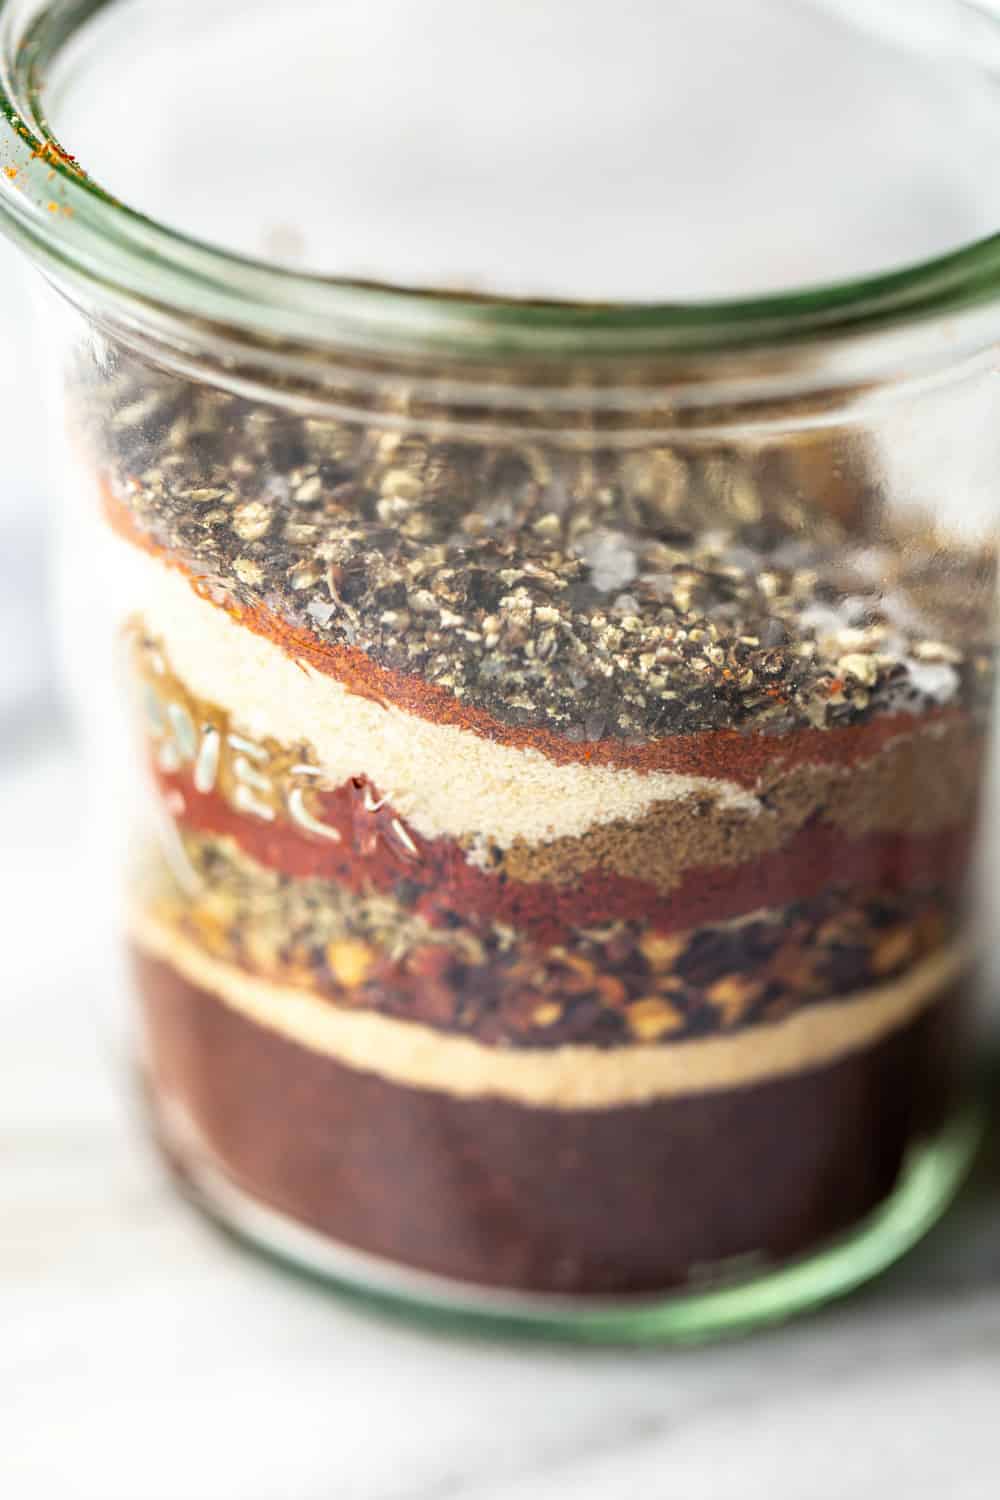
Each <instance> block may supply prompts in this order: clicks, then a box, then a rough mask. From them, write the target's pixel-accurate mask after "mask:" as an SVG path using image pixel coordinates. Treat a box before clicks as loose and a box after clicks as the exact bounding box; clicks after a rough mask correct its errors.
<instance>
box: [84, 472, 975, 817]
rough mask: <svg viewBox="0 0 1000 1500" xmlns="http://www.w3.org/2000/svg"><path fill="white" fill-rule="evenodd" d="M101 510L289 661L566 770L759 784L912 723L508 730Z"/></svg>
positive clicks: (897, 718) (843, 760)
mask: <svg viewBox="0 0 1000 1500" xmlns="http://www.w3.org/2000/svg"><path fill="white" fill-rule="evenodd" d="M103 507H104V515H105V519H106V520H107V522H108V524H109V525H110V526H111V527H112V528H113V529H114V530H115V531H116V532H117V533H118V534H119V535H120V536H121V537H123V538H124V539H125V540H127V541H129V542H131V543H132V544H133V545H134V546H137V547H139V548H141V549H142V550H143V551H145V552H147V553H149V554H150V556H153V557H156V558H157V559H158V560H159V561H160V562H162V563H163V564H165V565H166V566H167V567H170V568H174V569H176V570H177V571H178V572H179V573H181V574H182V575H183V576H184V577H185V578H187V579H188V582H189V583H190V584H191V587H192V588H193V589H194V590H195V592H196V593H197V594H198V595H199V597H201V598H202V599H204V600H206V601H207V602H208V603H211V604H214V605H215V606H216V607H217V608H220V609H223V610H225V612H226V613H227V614H228V615H229V616H230V618H231V619H232V620H234V621H235V622H236V623H237V624H238V625H241V626H242V627H243V628H244V629H246V630H250V631H252V632H253V633H254V634H255V635H259V636H263V637H264V638H265V639H267V640H270V641H271V642H272V643H273V644H275V645H277V646H279V647H280V648H281V650H282V651H284V652H285V654H286V655H287V656H288V657H289V658H290V659H291V660H292V661H297V662H300V663H307V664H308V665H309V666H310V667H312V668H313V669H314V670H315V671H317V672H321V673H323V675H324V676H327V677H332V678H333V679H334V680H335V681H337V682H339V683H340V684H341V685H342V686H343V687H345V688H346V689H347V690H348V691H349V692H351V693H354V694H356V695H357V696H359V697H363V698H368V699H370V700H372V701H373V702H375V703H379V704H382V705H383V706H389V705H392V706H393V707H396V708H401V709H404V710H405V711H406V712H407V713H411V714H414V715H415V716H417V717H418V718H422V719H426V720H429V721H430V722H431V723H434V724H447V725H451V726H452V727H454V728H457V729H465V730H467V731H469V732H470V733H472V734H476V735H478V736H479V737H480V738H481V739H485V740H492V741H494V742H496V743H498V744H503V745H509V746H511V747H512V748H514V749H521V750H526V749H532V750H537V751H539V752H540V753H541V754H542V755H544V756H546V758H547V759H549V760H552V761H555V762H556V763H557V764H560V765H593V766H611V767H615V768H618V769H621V770H634V771H646V772H649V771H673V772H676V773H679V774H682V775H692V776H704V777H708V778H714V779H719V780H726V781H734V782H736V783H738V784H739V785H740V786H743V787H750V788H752V787H754V786H755V785H756V784H757V783H758V781H759V779H760V778H761V777H762V776H763V775H764V774H765V773H766V774H767V776H768V779H769V780H773V778H774V777H775V776H776V775H780V774H781V772H782V771H783V770H789V769H791V768H792V767H793V766H798V765H839V766H849V765H852V764H854V763H855V762H857V761H859V760H865V759H868V758H870V757H871V756H872V755H874V754H875V753H876V751H878V750H879V749H880V748H881V747H882V746H883V745H885V744H887V743H888V742H889V741H890V740H892V739H894V738H897V737H898V736H899V735H902V734H908V733H910V732H911V731H912V729H913V726H914V715H913V714H909V713H893V714H882V715H880V716H878V717H877V718H873V719H869V720H866V721H865V722H863V723H860V724H853V725H851V726H849V727H842V728H832V729H796V730H793V731H792V732H790V733H788V734H780V735H779V734H753V733H747V734H743V733H740V732H739V731H738V730H729V729H718V730H710V731H709V730H701V731H697V732H695V733H692V734H674V735H669V736H666V737H665V738H663V739H658V740H651V741H649V742H647V743H643V744H632V743H630V742H629V741H627V740H616V739H613V738H607V739H601V740H590V741H581V742H578V741H575V740H570V739H567V738H565V737H564V736H562V735H559V734H556V733H554V732H553V731H552V730H548V729H541V728H528V727H520V726H517V725H512V724H502V723H501V722H500V721H499V720H498V719H496V718H494V717H493V716H492V715H491V714H489V713H487V712H486V711H485V710H483V709H479V708H476V707H474V706H472V705H471V704H466V703H462V702H461V701H460V700H459V699H458V698H456V697H455V696H454V695H453V694H452V693H450V692H448V691H447V689H445V688H442V687H439V686H437V685H436V684H434V683H430V682H426V681H425V680H424V679H423V678H421V677H417V676H410V675H408V674H406V673H403V672H397V671H393V670H391V669H389V668H387V667H382V666H379V665H378V663H377V662H375V661H373V660H372V658H371V657H370V656H368V655H367V654H366V653H365V652H364V651H361V650H359V649H358V648H357V647H353V646H343V645H335V644H332V643H328V642H324V641H321V640H319V638H318V637H317V636H315V635H314V634H313V633H312V632H311V631H309V630H304V629H302V628H300V627H299V626H295V625H292V624H290V623H289V622H288V621H287V620H283V619H282V618H281V617H280V616H279V615H277V614H275V613H274V612H273V611H272V610H270V609H268V608H267V606H266V605H264V604H261V603H259V602H250V601H248V600H240V599H237V598H235V597H234V596H233V595H232V594H226V595H222V594H221V592H220V590H219V588H218V587H217V586H215V585H213V584H212V583H211V582H210V581H209V580H207V579H199V578H198V577H196V576H193V575H192V574H191V573H190V572H189V571H188V569H187V568H186V567H185V566H184V564H183V563H182V562H181V561H180V560H179V559H178V558H177V557H176V556H175V555H174V554H172V553H170V552H167V551H166V550H165V549H164V548H162V547H160V546H158V545H157V543H156V542H154V541H153V539H152V538H151V537H149V536H148V535H147V534H146V533H145V532H143V531H142V530H141V529H140V528H139V527H137V526H136V524H135V522H134V520H133V518H132V516H131V514H130V513H129V511H128V510H127V508H126V507H125V506H123V505H122V504H121V502H120V501H118V500H116V499H115V498H114V496H113V495H112V494H111V493H110V491H109V490H107V488H105V489H104V491H103ZM963 715H964V710H962V709H960V708H939V709H926V710H925V711H924V712H923V713H921V714H920V716H919V722H920V724H921V725H927V724H931V723H947V722H949V721H952V720H954V719H957V718H961V717H963Z"/></svg>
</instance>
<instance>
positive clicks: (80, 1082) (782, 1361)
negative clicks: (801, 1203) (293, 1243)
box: [0, 738, 1000, 1500]
mask: <svg viewBox="0 0 1000 1500" xmlns="http://www.w3.org/2000/svg"><path fill="white" fill-rule="evenodd" d="M84 796H85V792H84V783H83V781H82V778H81V777H80V774H79V772H78V771H77V770H76V769H75V767H74V763H73V761H72V759H71V757H70V756H69V754H68V752H67V750H66V749H65V748H63V747H61V746H60V744H59V742H58V741H57V740H56V739H55V738H50V739H48V740H42V741H40V742H39V743H38V744H37V746H36V749H35V752H34V754H33V755H31V756H30V757H25V756H24V755H23V754H22V755H20V756H19V757H17V758H16V759H14V760H12V761H10V762H8V764H7V767H6V769H5V770H4V769H3V768H2V766H0V829H2V830H3V837H4V858H3V861H2V863H0V911H2V912H3V913H4V919H5V925H4V928H3V938H4V948H5V984H4V986H3V990H2V1000H0V1004H2V1005H3V1007H4V1010H5V1016H4V1022H5V1024H4V1030H3V1037H4V1048H3V1054H2V1057H3V1062H2V1072H0V1141H2V1147H0V1149H2V1157H3V1168H2V1171H0V1495H2V1496H3V1497H5V1500H6V1497H10V1500H452V1497H454V1500H562V1497H564V1496H566V1497H573V1500H590V1497H591V1496H593V1497H595V1500H597V1497H600V1500H617V1497H619V1496H622V1497H631V1496H633V1495H635V1496H644V1497H645V1496H652V1497H660V1496H662V1497H664V1500H675V1497H676V1500H757V1497H760V1500H764V1497H768V1500H784V1497H788V1500H854V1497H865V1500H867V1497H869V1496H871V1497H881V1496H883V1495H885V1494H890V1495H891V1494H903V1493H905V1494H906V1495H907V1497H908V1500H923V1497H926V1500H932V1497H933V1500H943V1497H947V1500H991V1497H993V1496H995V1495H996V1494H997V1493H1000V1441H998V1440H997V1438H996V1437H995V1434H996V1432H997V1429H998V1422H997V1417H998V1413H1000V1160H995V1161H994V1163H993V1166H992V1167H991V1166H990V1165H989V1163H985V1164H984V1165H983V1167H982V1168H981V1170H980V1173H979V1178H978V1182H977V1183H976V1184H975V1185H974V1186H973V1188H972V1189H971V1190H970V1191H969V1192H967V1194H966V1195H965V1197H964V1199H963V1201H962V1203H961V1204H960V1205H959V1207H958V1209H957V1210H956V1212H955V1213H954V1214H953V1215H952V1216H951V1217H950V1219H949V1220H948V1221H947V1222H946V1223H945V1225H943V1226H942V1227H941V1228H940V1229H939V1230H938V1231H937V1232H935V1234H934V1235H932V1236H931V1238H930V1240H929V1241H928V1242H927V1243H926V1244H925V1245H924V1246H923V1247H922V1248H921V1249H920V1250H918V1251H917V1252H916V1253H915V1254H914V1255H913V1256H911V1258H910V1259H909V1260H908V1261H907V1262H905V1263H904V1264H903V1265H902V1266H901V1267H899V1268H898V1269H897V1270H896V1271H895V1272H893V1273H892V1274H891V1275H889V1276H888V1277H886V1278H885V1279H884V1280H883V1281H882V1282H881V1284H880V1285H879V1286H878V1287H877V1288H875V1289H873V1290H871V1291H869V1292H867V1293H865V1294H863V1295H860V1296H858V1297H855V1298H854V1299H852V1300H850V1301H849V1302H847V1303H846V1304H843V1305H841V1306H840V1307H839V1308H837V1309H834V1310H832V1311H830V1312H827V1313H825V1314H823V1315H821V1316H817V1317H814V1318H812V1319H809V1320H806V1321H803V1322H801V1323H798V1324H796V1325H793V1326H792V1327H790V1328H788V1329H785V1330H780V1331H778V1332H774V1333H771V1334H768V1335H767V1336H763V1337H757V1338H754V1339H749V1340H743V1341H740V1342H733V1343H730V1344H723V1345H716V1346H713V1347H710V1348H707V1349H702V1350H692V1351H686V1352H681V1353H677V1352H666V1353H657V1352H644V1353H631V1352H627V1351H623V1352H618V1351H593V1350H573V1349H556V1348H546V1347H541V1346H528V1345H520V1346H518V1345H511V1346H503V1345H490V1344H487V1343H485V1342H478V1341H475V1340H470V1339H458V1338H454V1337H443V1336H434V1335H430V1334H428V1333H426V1332H423V1331H419V1330H417V1329H414V1328H411V1327H409V1326H406V1325H403V1324H400V1323H394V1322H389V1321H384V1320H380V1319H377V1318H375V1317H374V1316H372V1315H370V1314H365V1313H362V1312H360V1311H358V1310H357V1309H355V1308H353V1307H351V1306H349V1305H346V1304H345V1303H343V1302H341V1301H339V1300H337V1299H336V1298H335V1297H333V1296H330V1295H327V1294H325V1293H323V1292H321V1291H319V1290H317V1289H316V1288H314V1287H312V1286H310V1285H307V1284H305V1283H302V1282H299V1281H297V1280H295V1279H294V1278H292V1277H290V1276H287V1275H284V1274H281V1273H279V1272H276V1271H275V1270H273V1269H272V1268H271V1267H270V1266H268V1265H267V1264H265V1263H264V1262H262V1261H259V1260H257V1259H256V1258H255V1257H253V1256H251V1255H249V1254H247V1253H246V1252H242V1251H240V1250H237V1249H236V1248H234V1247H233V1246H232V1245H231V1244H229V1243H228V1242H227V1241H225V1240H224V1239H223V1238H221V1237H220V1236H219V1235H217V1234H216V1233H215V1232H214V1231H212V1230H211V1229H210V1228H209V1227H208V1226H207V1225H206V1224H204V1223H202V1222H201V1220H200V1219H199V1218H198V1217H197V1216H195V1215H194V1214H193V1213H192V1212H191V1211H190V1210H189V1209H188V1208H187V1207H185V1206H184V1205H183V1204H182V1203H180V1202H179V1201H177V1200H176V1199H175V1198H174V1196H173V1194H172V1192H171V1191H170V1189H169V1188H168V1186H167V1184H166V1182H165V1180H164V1178H163V1175H162V1173H161V1171H160V1169H159V1167H158V1165H157V1163H156V1162H155V1161H154V1160H153V1158H152V1156H151V1155H150V1154H149V1153H148V1152H147V1150H146V1148H145V1147H144V1146H143V1145H142V1144H141V1142H140V1137H139V1136H138V1133H137V1132H136V1131H135V1130H134V1129H133V1128H132V1123H133V1122H131V1121H130V1120H129V1118H128V1116H129V1108H128V1105H127V1102H126V1101H125V1098H124V1096H123V1094H122V1092H121V1090H120V1086H119V1084H120V1077H121V1075H120V1074H119V1071H118V1068H117V1065H116V1061H115V1057H114V1046H113V1042H112V1040H111V1038H109V1037H108V1036H107V1035H106V1034H104V1033H106V1026H105V1024H104V1023H103V1022H101V1021H100V1020H99V1017H100V1016H101V1015H102V1014H103V1013H104V1007H103V1006H102V1000H101V997H102V995H103V994H104V993H105V992H106V990H107V987H108V983H109V980H108V974H109V972H110V955H109V954H108V953H107V952H106V951H105V948H104V944H103V941H102V939H101V937H100V932H99V928H98V926H97V924H96V919H95V914H94V910H93V908H92V907H91V906H90V905H89V903H88V902H87V900H86V899H85V897H84V899H82V900H81V893H85V892H86V881H85V878H84V868H83V866H82V865H81V862H80V855H79V853H78V849H77V829H78V827H79V824H80V821H81V819H80V814H81V810H82V809H83V808H84V806H85V803H84V801H83V799H84ZM994 1157H996V1158H1000V1150H998V1151H995V1152H994Z"/></svg>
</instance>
